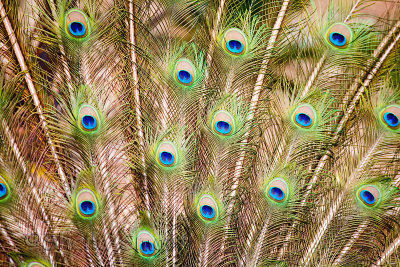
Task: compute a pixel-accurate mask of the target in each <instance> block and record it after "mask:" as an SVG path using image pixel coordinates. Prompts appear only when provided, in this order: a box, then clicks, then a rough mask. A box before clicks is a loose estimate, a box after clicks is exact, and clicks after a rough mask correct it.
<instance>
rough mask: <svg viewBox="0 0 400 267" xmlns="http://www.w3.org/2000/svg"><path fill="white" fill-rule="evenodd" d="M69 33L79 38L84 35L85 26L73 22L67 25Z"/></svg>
mask: <svg viewBox="0 0 400 267" xmlns="http://www.w3.org/2000/svg"><path fill="white" fill-rule="evenodd" d="M69 31H70V32H71V34H73V35H75V36H78V37H80V36H83V35H85V33H86V28H85V25H83V24H82V23H81V22H78V21H74V22H71V24H69Z"/></svg>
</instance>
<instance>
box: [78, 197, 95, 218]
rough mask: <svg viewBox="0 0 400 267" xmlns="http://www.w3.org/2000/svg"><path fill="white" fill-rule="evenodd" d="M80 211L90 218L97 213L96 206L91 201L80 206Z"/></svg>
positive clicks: (86, 201)
mask: <svg viewBox="0 0 400 267" xmlns="http://www.w3.org/2000/svg"><path fill="white" fill-rule="evenodd" d="M79 210H80V211H81V212H82V214H84V215H88V216H90V215H93V214H94V213H95V211H96V205H95V204H94V203H93V202H92V201H90V200H85V201H82V202H81V203H80V204H79Z"/></svg>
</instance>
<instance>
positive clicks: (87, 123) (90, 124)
mask: <svg viewBox="0 0 400 267" xmlns="http://www.w3.org/2000/svg"><path fill="white" fill-rule="evenodd" d="M82 126H83V127H84V128H85V129H87V130H93V129H95V128H96V127H97V120H96V118H95V117H93V116H91V115H85V116H83V117H82Z"/></svg>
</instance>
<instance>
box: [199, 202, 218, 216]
mask: <svg viewBox="0 0 400 267" xmlns="http://www.w3.org/2000/svg"><path fill="white" fill-rule="evenodd" d="M200 212H201V215H202V216H203V217H204V218H206V219H212V218H214V217H215V210H214V208H213V207H211V206H208V205H203V206H201V208H200Z"/></svg>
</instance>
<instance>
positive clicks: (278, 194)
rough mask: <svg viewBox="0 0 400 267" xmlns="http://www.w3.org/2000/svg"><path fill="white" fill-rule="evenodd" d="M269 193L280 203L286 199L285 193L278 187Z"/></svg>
mask: <svg viewBox="0 0 400 267" xmlns="http://www.w3.org/2000/svg"><path fill="white" fill-rule="evenodd" d="M268 193H269V195H270V196H271V197H272V198H273V199H276V200H278V201H281V200H283V199H284V198H285V193H284V192H283V191H282V189H280V188H278V187H271V188H270V189H269V192H268Z"/></svg>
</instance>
